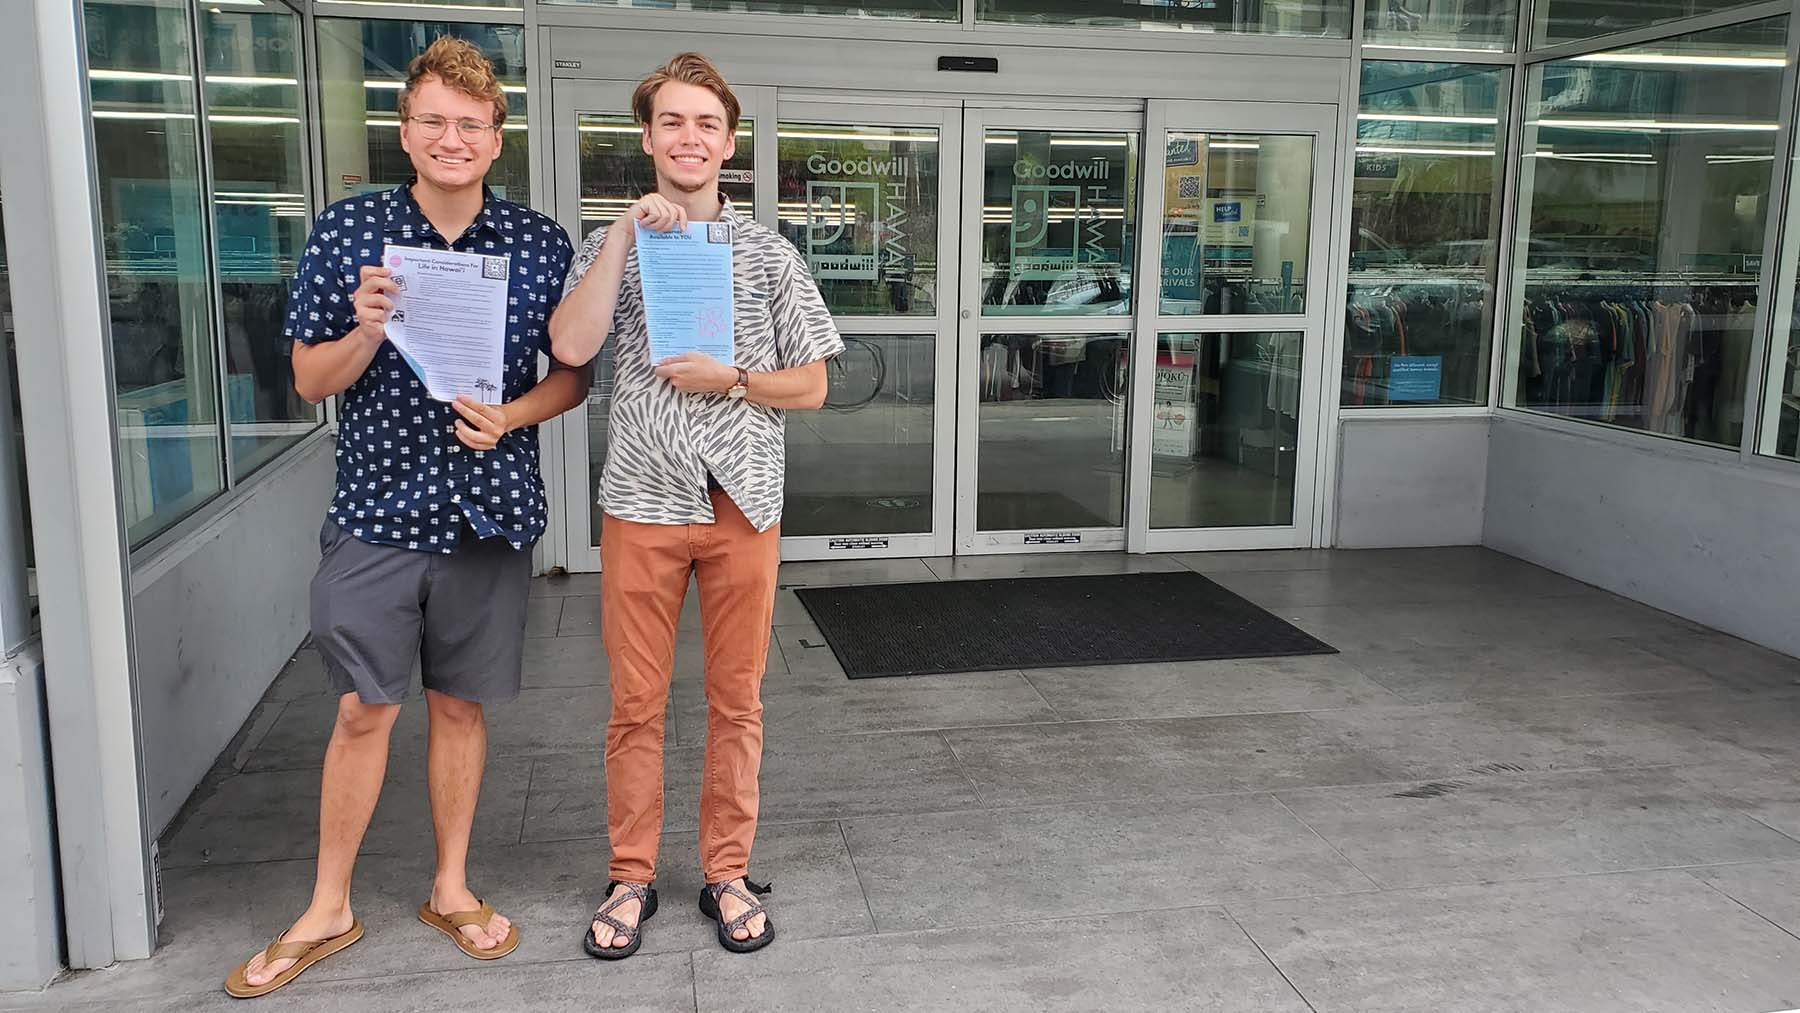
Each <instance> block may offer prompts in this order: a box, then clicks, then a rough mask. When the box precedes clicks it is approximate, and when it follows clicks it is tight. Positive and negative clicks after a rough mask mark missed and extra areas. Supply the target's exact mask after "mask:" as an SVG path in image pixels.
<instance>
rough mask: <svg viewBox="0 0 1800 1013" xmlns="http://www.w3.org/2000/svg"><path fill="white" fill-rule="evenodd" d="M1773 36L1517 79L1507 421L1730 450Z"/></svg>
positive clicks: (1746, 334) (1761, 29)
mask: <svg viewBox="0 0 1800 1013" xmlns="http://www.w3.org/2000/svg"><path fill="white" fill-rule="evenodd" d="M1786 28H1787V19H1786V18H1785V17H1783V18H1770V19H1767V20H1764V21H1759V22H1756V23H1755V24H1754V25H1753V26H1746V25H1737V26H1733V27H1732V28H1730V29H1721V30H1719V31H1717V32H1705V33H1699V34H1696V35H1691V36H1684V37H1682V38H1678V39H1665V40H1663V41H1661V42H1657V43H1652V44H1649V45H1646V46H1641V47H1636V48H1632V49H1626V50H1621V51H1618V52H1613V53H1606V54H1601V56H1600V57H1599V58H1594V59H1590V58H1586V57H1583V58H1577V59H1574V60H1565V61H1559V62H1556V63H1551V64H1547V65H1540V66H1538V67H1535V68H1533V70H1532V72H1531V89H1532V90H1531V95H1530V101H1529V103H1528V110H1527V116H1526V123H1525V131H1524V152H1523V153H1524V157H1525V160H1526V169H1525V173H1524V176H1523V177H1522V183H1521V200H1520V212H1519V213H1520V215H1521V227H1520V229H1519V235H1520V238H1519V249H1518V253H1517V255H1516V258H1515V259H1516V261H1517V262H1518V264H1519V267H1520V271H1521V273H1522V277H1521V279H1520V280H1521V284H1520V285H1519V286H1518V289H1517V291H1519V292H1520V293H1521V294H1522V296H1523V305H1522V312H1521V317H1520V321H1519V323H1520V329H1519V345H1518V349H1517V355H1518V359H1517V361H1516V363H1514V364H1513V365H1514V367H1515V368H1516V372H1517V382H1516V384H1515V385H1514V388H1513V390H1512V392H1511V396H1512V399H1513V403H1514V405H1515V406H1517V407H1520V408H1532V409H1536V410H1538V411H1544V412H1552V413H1555V414H1558V415H1566V416H1569V417H1572V418H1576V419H1581V420H1583V421H1588V422H1598V423H1605V424H1609V425H1616V426H1624V427H1628V428H1632V429H1641V430H1644V431H1647V432H1652V433H1658V434H1662V435H1666V436H1674V437H1681V438H1686V439H1690V440H1697V441H1702V442H1707V443H1716V444H1723V445H1727V446H1736V445H1737V444H1738V443H1739V441H1740V439H1741V438H1742V434H1743V426H1744V408H1745V405H1744V401H1745V390H1746V386H1747V384H1748V377H1749V370H1750V368H1751V364H1750V350H1751V346H1752V344H1753V338H1754V332H1755V326H1754V324H1755V317H1756V286H1757V282H1758V279H1759V278H1760V277H1761V275H1762V269H1763V265H1762V251H1763V236H1764V227H1765V223H1766V219H1767V212H1768V198H1769V180H1770V173H1771V171H1772V169H1773V165H1774V158H1775V151H1774V144H1775V131H1776V119H1777V116H1778V114H1779V107H1780V91H1781V89H1780V82H1781V65H1782V63H1783V62H1784V55H1783V51H1784V45H1785V39H1786ZM1726 49H1730V51H1731V57H1730V59H1724V58H1723V51H1724V50H1726ZM1676 57H1680V58H1682V59H1684V60H1691V61H1692V62H1679V63H1670V62H1668V61H1669V60H1670V59H1673V58H1676Z"/></svg>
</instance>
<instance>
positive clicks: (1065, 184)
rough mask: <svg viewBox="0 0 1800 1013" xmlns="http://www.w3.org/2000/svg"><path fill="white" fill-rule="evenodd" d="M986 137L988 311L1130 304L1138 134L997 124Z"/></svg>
mask: <svg viewBox="0 0 1800 1013" xmlns="http://www.w3.org/2000/svg"><path fill="white" fill-rule="evenodd" d="M983 147H984V149H985V159H986V165H985V172H984V173H983V181H984V189H983V207H982V216H981V222H982V228H981V286H982V294H981V311H982V313H984V314H987V315H990V316H1001V315H1011V316H1073V315H1094V314H1108V315H1111V314H1118V315H1126V314H1129V313H1130V312H1131V264H1132V255H1133V251H1134V245H1133V244H1134V243H1135V241H1136V238H1137V236H1136V233H1137V165H1138V137H1137V135H1136V134H1125V133H1108V132H1103V131H1090V130H1084V131H1067V130H989V131H988V132H987V137H986V144H985V145H983Z"/></svg>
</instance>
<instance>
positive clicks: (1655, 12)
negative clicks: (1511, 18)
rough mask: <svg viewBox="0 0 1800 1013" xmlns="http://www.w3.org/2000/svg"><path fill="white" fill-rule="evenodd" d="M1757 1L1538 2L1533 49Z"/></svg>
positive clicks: (1558, 0) (1533, 28)
mask: <svg viewBox="0 0 1800 1013" xmlns="http://www.w3.org/2000/svg"><path fill="white" fill-rule="evenodd" d="M1755 2H1756V0H1674V2H1672V3H1669V2H1664V3H1653V4H1651V3H1641V2H1638V0H1540V2H1539V3H1537V4H1535V5H1533V6H1534V10H1535V15H1534V18H1533V21H1532V25H1531V45H1532V47H1533V48H1542V47H1545V46H1554V45H1557V44H1558V43H1562V42H1575V41H1578V40H1580V39H1591V38H1594V37H1596V36H1600V35H1610V34H1612V33H1614V32H1623V31H1629V30H1631V29H1633V28H1642V27H1644V26H1646V25H1654V24H1660V23H1662V22H1664V21H1679V20H1681V19H1682V18H1692V17H1698V16H1699V15H1702V14H1712V13H1714V12H1716V11H1728V10H1730V9H1732V8H1733V7H1743V6H1746V5H1748V4H1752V3H1755Z"/></svg>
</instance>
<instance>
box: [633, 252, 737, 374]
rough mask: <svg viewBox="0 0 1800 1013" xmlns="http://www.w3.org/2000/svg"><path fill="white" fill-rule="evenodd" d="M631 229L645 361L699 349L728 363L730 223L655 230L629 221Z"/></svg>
mask: <svg viewBox="0 0 1800 1013" xmlns="http://www.w3.org/2000/svg"><path fill="white" fill-rule="evenodd" d="M634 228H635V229H636V242H637V251H638V275H639V278H640V280H641V281H642V284H643V289H644V322H645V324H646V325H647V326H648V328H649V331H650V359H651V361H652V362H659V363H660V362H665V361H667V360H669V359H673V358H676V357H678V356H681V355H683V354H685V353H688V352H701V353H704V354H705V355H708V356H710V357H712V358H713V359H716V360H718V361H719V362H730V361H731V360H732V359H733V358H734V357H735V349H734V346H733V342H732V335H733V331H732V324H733V321H732V280H731V226H729V225H726V224H724V223H723V222H692V223H689V224H688V225H687V227H685V228H680V229H671V230H669V231H667V232H659V231H657V230H655V229H651V228H645V227H644V226H643V225H642V224H640V223H634Z"/></svg>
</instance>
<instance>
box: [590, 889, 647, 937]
mask: <svg viewBox="0 0 1800 1013" xmlns="http://www.w3.org/2000/svg"><path fill="white" fill-rule="evenodd" d="M629 892H630V891H629V890H628V889H627V888H626V886H625V884H624V883H620V884H618V885H616V886H614V887H613V891H612V893H609V894H607V895H606V901H602V902H601V904H600V906H601V907H605V906H606V903H607V901H611V900H612V899H613V898H615V897H617V896H619V895H620V894H627V893H629ZM643 907H644V905H643V902H641V901H639V900H638V899H637V898H636V897H632V898H631V899H630V900H627V901H625V902H624V903H622V904H620V905H619V906H618V907H616V908H613V909H612V911H611V912H609V913H608V914H607V917H609V918H612V919H614V920H616V921H619V922H622V923H623V924H626V925H629V926H631V927H632V928H634V929H635V928H637V926H638V917H639V915H640V913H641V912H642V910H643ZM594 943H595V945H597V946H599V947H600V948H601V949H603V950H616V949H619V948H620V947H623V946H629V945H631V937H630V936H628V935H626V934H624V933H623V932H614V931H613V928H612V926H610V925H607V924H605V923H603V922H600V921H599V920H596V921H595V922H594Z"/></svg>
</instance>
